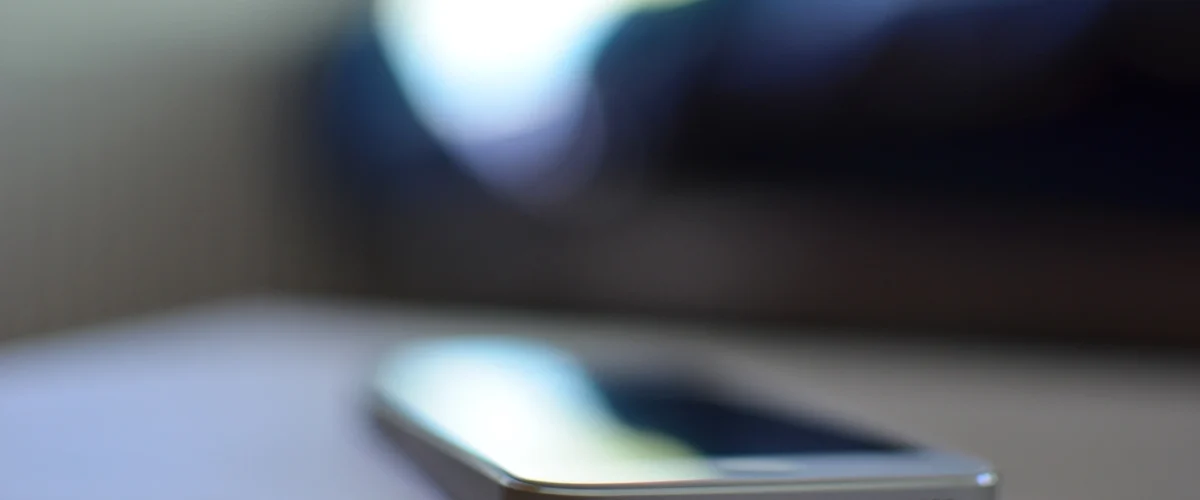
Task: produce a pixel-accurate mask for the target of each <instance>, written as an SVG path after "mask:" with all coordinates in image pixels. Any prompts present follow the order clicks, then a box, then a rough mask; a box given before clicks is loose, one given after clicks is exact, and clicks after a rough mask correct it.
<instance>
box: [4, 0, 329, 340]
mask: <svg viewBox="0 0 1200 500" xmlns="http://www.w3.org/2000/svg"><path fill="white" fill-rule="evenodd" d="M351 3H352V2H350V1H349V0H240V1H239V0H207V1H200V2H197V1H192V0H157V1H155V0H0V337H3V336H6V335H11V334H19V333H27V332H36V331H43V330H48V329H54V328H59V327H63V326H67V325H70V324H76V323H81V322H86V321H91V320H96V319H100V318H103V317H108V316H112V315H119V314H128V313H133V312H137V311H140V310H143V309H147V308H151V307H159V306H164V305H170V304H175V303H181V302H186V301H189V300H194V299H197V298H203V297H210V296H216V295H222V294H226V293H232V292H242V291H254V290H262V289H266V288H271V287H275V286H281V285H296V284H301V283H314V282H320V281H321V280H325V279H329V278H330V277H331V276H332V277H336V275H337V274H338V273H337V272H336V270H333V269H332V268H330V267H329V265H330V262H331V261H332V260H333V259H330V258H327V257H328V256H329V255H328V253H329V252H330V251H333V250H332V249H330V248H322V246H321V245H319V244H317V243H318V241H320V240H322V239H323V238H321V235H320V234H319V231H320V228H318V227H315V226H313V225H311V224H309V223H308V222H306V221H307V219H308V218H309V217H308V215H311V214H307V213H306V212H305V207H306V206H309V205H306V204H305V200H304V197H305V196H307V195H308V194H311V193H308V192H307V191H306V186H303V185H302V183H301V182H300V181H299V180H298V179H300V178H302V176H297V175H290V174H289V173H288V172H292V173H298V172H300V171H302V170H303V168H304V167H305V166H307V165H306V162H310V160H309V159H308V158H310V157H311V154H310V153H311V151H312V149H311V147H310V144H311V141H307V140H306V139H307V138H306V137H305V135H304V133H305V130H304V128H303V127H304V125H303V122H302V119H303V118H304V115H303V113H304V108H303V105H304V102H303V98H304V95H303V93H302V91H301V90H302V89H304V88H305V87H306V86H307V84H308V83H310V82H311V70H312V68H313V67H314V63H315V62H316V61H317V60H318V59H319V57H320V56H321V55H322V54H323V52H322V51H323V50H324V49H327V48H328V46H329V45H328V42H329V41H330V40H331V39H332V37H334V36H335V35H336V33H337V32H338V30H339V29H341V28H343V27H344V26H345V25H346V21H347V20H348V18H349V16H348V14H349V13H350V12H352V11H353V6H352V5H351Z"/></svg>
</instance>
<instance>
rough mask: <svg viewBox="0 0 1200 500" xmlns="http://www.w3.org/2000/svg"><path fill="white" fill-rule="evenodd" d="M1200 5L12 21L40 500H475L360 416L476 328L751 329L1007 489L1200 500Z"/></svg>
mask: <svg viewBox="0 0 1200 500" xmlns="http://www.w3.org/2000/svg"><path fill="white" fill-rule="evenodd" d="M1198 23H1200V2H1194V1H1189V0H1157V1H1152V2H1151V1H1138V0H1057V1H1054V0H1051V1H1046V0H504V1H499V0H474V1H472V0H374V1H369V0H206V1H191V2H188V1H183V0H87V1H83V0H75V1H71V0H0V340H4V341H5V342H3V343H2V344H0V347H2V348H0V464H4V465H3V466H0V470H3V471H5V472H7V474H0V476H4V475H7V476H8V477H4V478H2V479H0V498H78V497H80V496H81V495H83V494H84V493H82V492H85V491H86V492H87V493H86V495H91V496H93V497H95V496H96V495H99V496H101V497H108V498H121V499H128V498H163V497H167V496H172V495H173V496H178V492H179V491H188V492H190V493H191V494H192V497H193V498H201V497H205V498H210V497H211V498H231V493H233V494H243V495H253V496H254V497H255V498H261V497H279V496H284V495H286V494H287V493H290V492H295V494H294V495H290V497H291V498H314V499H315V498H345V497H346V496H347V495H346V492H347V491H354V492H356V493H362V494H361V495H358V497H359V498H437V497H436V496H435V495H430V494H429V493H430V491H431V490H429V489H428V488H426V487H425V486H424V485H425V484H426V483H424V482H423V481H422V479H421V478H420V476H419V475H417V473H415V472H412V469H406V468H405V466H403V465H399V466H398V464H399V462H397V461H396V460H394V458H395V450H394V449H393V448H392V447H389V446H387V444H388V443H385V442H382V441H383V440H380V439H379V437H378V436H377V435H375V434H370V433H368V432H367V430H366V429H365V428H366V427H367V426H365V425H363V423H364V422H363V420H364V413H365V410H364V408H365V405H364V404H363V402H362V401H361V400H360V399H359V396H361V395H362V394H363V393H364V392H365V391H364V390H363V387H364V382H363V377H364V374H365V373H368V372H369V371H370V370H371V369H373V367H374V366H375V365H374V364H375V363H376V361H377V359H378V357H379V355H380V353H381V352H383V351H384V350H385V349H387V348H388V346H391V345H393V344H395V343H396V342H399V341H401V339H403V338H406V336H411V335H437V334H446V333H502V334H520V335H530V334H532V335H535V336H538V337H540V338H552V339H555V340H560V339H567V338H576V340H579V341H580V342H581V344H580V345H582V346H584V347H587V346H589V345H590V346H593V347H594V346H596V344H598V343H602V342H606V341H616V340H622V339H623V340H625V341H629V342H633V343H634V344H632V345H638V346H639V348H638V349H629V348H628V347H626V348H624V349H627V351H628V352H632V351H635V350H638V351H640V350H641V346H647V345H657V344H660V343H661V344H662V345H676V346H693V347H694V346H696V345H701V344H706V343H709V344H712V345H713V346H715V352H719V353H721V354H722V355H724V356H727V357H728V358H729V359H726V360H722V362H721V363H720V364H719V367H721V368H724V367H725V363H729V364H730V366H731V367H736V368H738V369H731V370H729V372H730V374H731V375H730V376H731V377H733V376H735V375H736V376H737V377H740V378H741V379H742V380H745V381H748V382H750V385H751V386H753V387H756V388H759V389H760V393H761V394H762V395H764V396H765V399H769V400H770V401H771V402H778V403H781V404H791V403H795V404H807V401H810V400H813V398H814V397H816V399H818V400H819V399H821V398H820V395H821V393H826V394H829V395H830V398H831V399H832V400H836V401H837V404H836V406H837V407H841V408H847V409H848V410H852V411H853V413H854V414H855V415H856V416H862V417H863V418H864V419H865V420H866V421H867V422H870V423H871V424H874V425H877V426H879V427H880V428H881V429H887V430H892V429H894V430H896V431H897V432H898V433H899V434H903V435H911V436H914V437H918V438H921V439H923V440H928V441H929V442H931V443H937V444H945V445H947V446H950V447H954V448H961V449H965V450H967V451H969V452H972V453H977V454H979V455H982V456H984V457H987V458H989V459H991V460H994V461H995V462H996V463H997V464H998V465H999V466H1000V468H1001V470H1002V471H1005V472H1006V473H1008V475H1007V476H1006V479H1005V482H1004V484H1005V486H1004V488H1005V491H1006V493H1005V495H1006V497H1007V496H1008V495H1012V496H1011V498H1030V499H1034V498H1046V499H1051V498H1054V499H1058V498H1089V499H1113V500H1118V499H1127V498H1139V497H1142V496H1147V492H1149V493H1152V494H1153V495H1154V497H1155V498H1181V499H1182V498H1194V497H1195V491H1194V490H1195V487H1194V485H1193V484H1191V481H1190V478H1191V476H1192V475H1193V474H1194V469H1195V465H1196V464H1197V463H1200V454H1198V452H1200V442H1198V439H1200V429H1198V428H1197V426H1198V425H1200V398H1198V397H1197V396H1198V395H1200V391H1197V390H1196V388H1197V387H1198V386H1200V385H1198V381H1200V372H1198V371H1197V366H1198V365H1197V364H1196V363H1195V359H1196V357H1195V354H1196V352H1200V351H1197V350H1196V349H1195V347H1197V346H1200V196H1198V195H1200V170H1198V169H1197V165H1200V161H1198V160H1200V146H1197V144H1196V140H1195V139H1196V138H1197V137H1198V136H1200V134H1198V133H1197V129H1198V128H1200V57H1197V56H1196V54H1200V34H1197V30H1196V29H1195V26H1197V24H1198ZM246 296H256V297H258V298H254V297H251V298H250V299H233V300H231V301H228V302H222V300H223V299H224V298H226V297H246ZM297 296H310V297H312V296H315V297H319V299H317V300H313V299H297V298H296V297H297ZM264 297H265V298H264ZM288 297H291V298H288ZM213 300H217V301H218V303H217V304H216V305H213V306H202V307H197V308H190V305H191V304H195V303H201V302H204V303H207V302H210V301H213ZM364 304H368V305H365V306H364ZM185 306H187V307H185ZM430 306H433V307H430ZM177 308H185V310H183V311H182V312H179V313H178V314H175V313H172V314H160V313H159V311H174V310H177ZM564 312H565V313H566V314H565V315H564V314H563V313H564ZM146 314H153V315H154V317H152V318H150V319H137V320H119V321H117V320H115V318H125V317H128V316H135V317H142V316H143V315H146ZM564 316H565V317H569V318H570V319H569V320H568V319H564ZM94 324H95V325H99V326H86V325H94ZM47 332H67V333H70V334H54V335H49V334H47ZM43 337H48V338H43ZM668 340H669V341H670V342H668ZM672 342H675V343H672ZM628 345H631V344H626V346H628ZM1047 347H1049V348H1047ZM683 351H684V350H683V349H681V352H683ZM622 359H624V358H622ZM405 470H407V471H409V472H403V471H405ZM64 476H66V477H70V478H71V480H70V481H64V480H63V477H64ZM18 480H19V481H18ZM6 488H8V489H6ZM105 492H108V493H107V495H106V494H105ZM250 492H254V493H259V492H261V493H263V494H253V493H250ZM398 492H401V493H400V494H399V495H397V493H398Z"/></svg>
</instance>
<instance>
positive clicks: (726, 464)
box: [717, 458, 804, 475]
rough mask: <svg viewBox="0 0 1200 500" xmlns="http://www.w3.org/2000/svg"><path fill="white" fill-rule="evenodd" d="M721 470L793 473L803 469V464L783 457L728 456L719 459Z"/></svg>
mask: <svg viewBox="0 0 1200 500" xmlns="http://www.w3.org/2000/svg"><path fill="white" fill-rule="evenodd" d="M717 466H718V467H720V468H721V470H723V471H725V472H729V473H733V474H739V475H740V474H793V473H796V472H798V471H800V470H803V469H804V464H802V463H799V462H796V461H793V460H785V459H770V458H728V459H725V460H719V461H718V462H717Z"/></svg>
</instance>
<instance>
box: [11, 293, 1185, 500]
mask: <svg viewBox="0 0 1200 500" xmlns="http://www.w3.org/2000/svg"><path fill="white" fill-rule="evenodd" d="M463 332H465V333H525V334H532V335H537V336H554V337H559V338H562V339H564V341H565V342H569V343H576V344H582V347H583V348H587V346H588V345H592V346H593V347H595V346H596V345H598V344H599V343H600V340H598V339H601V338H612V337H616V338H623V339H626V340H628V339H630V338H639V339H646V338H649V339H651V340H653V341H655V342H660V343H671V342H684V341H686V342H687V343H690V344H697V343H699V344H704V345H708V346H710V347H717V348H718V349H719V350H720V351H721V352H723V353H724V354H723V359H722V362H723V363H724V364H728V365H729V366H728V368H729V369H730V370H731V372H732V373H733V374H734V375H735V376H737V377H742V378H744V379H755V380H760V381H761V384H760V385H759V387H761V388H762V391H763V392H764V393H768V392H769V393H771V394H773V395H774V397H775V398H776V399H777V400H782V401H787V402H788V404H798V403H797V402H798V401H800V400H801V399H804V398H807V399H809V400H813V401H816V400H821V401H820V402H821V403H822V404H827V403H828V402H829V401H833V402H835V403H836V404H837V405H838V406H837V407H838V408H840V409H843V410H846V411H848V412H850V413H852V414H855V415H860V416H865V417H866V419H867V420H868V421H870V422H872V423H876V424H880V425H883V426H886V427H888V428H890V429H892V430H894V431H898V432H901V433H904V434H907V435H910V436H915V437H918V438H925V439H930V440H934V441H937V442H940V443H943V444H947V445H951V446H954V447H957V448H960V449H964V450H967V451H970V452H973V453H976V454H979V455H983V456H985V457H988V458H990V459H992V460H994V461H995V462H996V463H998V464H999V466H1000V467H1001V469H1002V470H1003V471H1004V472H1005V473H1006V477H1005V484H1004V488H1003V490H1002V496H1003V498H1006V499H1009V500H1040V499H1046V500H1059V499H1064V500H1065V499H1074V500H1108V499H1112V500H1130V499H1154V500H1167V499H1194V498H1197V497H1198V496H1200V492H1198V491H1197V489H1196V487H1195V486H1193V484H1192V480H1193V478H1194V476H1195V475H1196V474H1197V473H1200V370H1197V369H1195V368H1191V367H1187V366H1185V365H1184V364H1181V363H1170V362H1165V361H1146V360H1142V361H1138V360H1135V359H1133V358H1130V359H1120V358H1111V357H1110V358H1108V359H1099V358H1082V357H1072V358H1071V359H1067V360H1064V359H1063V358H1062V357H1061V356H1057V357H1056V356H1049V355H1045V354H1021V353H1018V352H1015V351H1005V352H1003V353H989V352H983V351H979V350H971V349H967V348H962V347H958V348H952V347H945V346H937V345H932V344H928V343H925V344H913V343H911V342H905V341H901V340H895V341H889V340H882V341H879V342H865V341H862V340H858V341H854V342H838V341H832V340H830V337H829V336H823V337H819V338H821V339H823V340H811V339H807V340H806V338H805V337H803V336H790V337H788V338H786V339H785V338H780V337H777V336H776V337H771V336H759V335H753V336H748V335H746V334H745V332H732V331H724V330H722V329H720V328H715V327H709V328H698V327H688V326H686V325H671V324H633V323H628V324H617V323H611V322H610V323H604V322H584V321H570V320H566V319H547V318H538V317H527V316H523V315H521V314H517V313H495V312H491V313H488V312H470V311H457V312H452V311H441V312H439V311H436V310H423V309H413V308H408V309H405V308H391V307H386V306H382V305H373V306H367V305H361V304H358V305H356V304H346V303H339V302H327V301H313V300H289V299H265V298H264V299H247V300H240V301H232V302H226V303H222V304H216V305H211V306H204V307H198V308H193V309H189V310H186V311H179V312H177V313H175V314H169V315H163V316H159V317H155V318H149V319H143V320H138V321H132V322H126V323H123V324H118V325H110V326H106V327H99V328H94V329H91V330H89V331H81V332H71V333H70V334H63V335H54V336H51V337H47V338H42V339H35V340H26V341H22V342H17V343H10V344H7V345H3V346H0V499H4V500H42V499H114V500H117V499H119V500H137V499H147V500H150V499H154V500H158V499H164V498H170V499H174V500H186V499H222V500H239V499H246V500H249V499H255V500H259V499H267V498H283V499H289V500H310V499H311V500H318V499H330V500H333V499H339V500H340V499H363V500H369V499H380V500H383V499H387V500H398V499H403V500H425V499H436V498H440V496H439V495H438V493H437V492H436V489H434V487H433V486H432V485H430V484H429V483H427V482H426V481H425V480H424V479H423V478H422V477H421V475H420V474H419V473H418V472H417V471H415V470H414V469H413V468H412V466H411V464H410V463H409V462H408V461H407V460H406V459H405V458H404V457H403V455H402V454H400V453H398V452H397V451H396V450H395V448H394V447H393V446H391V444H390V443H388V442H387V441H386V440H383V439H381V438H380V436H378V435H377V434H376V433H375V431H374V430H373V428H372V427H371V425H370V424H369V420H368V418H367V415H366V412H365V411H364V404H363V403H364V394H365V390H364V384H363V383H364V379H365V377H366V376H367V375H368V374H369V373H370V371H371V369H372V362H373V360H374V359H376V358H377V357H378V356H379V355H380V353H381V352H382V350H384V349H386V348H387V346H388V345H390V344H392V343H394V342H397V341H400V340H402V339H403V338H405V337H406V336H411V335H416V334H421V335H427V334H441V333H463Z"/></svg>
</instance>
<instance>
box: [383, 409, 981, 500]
mask: <svg viewBox="0 0 1200 500" xmlns="http://www.w3.org/2000/svg"><path fill="white" fill-rule="evenodd" d="M372 404H373V407H374V408H373V412H372V413H373V414H374V417H375V420H376V422H377V424H378V425H379V427H380V428H381V430H382V431H383V432H384V433H386V434H387V435H388V436H390V437H392V438H393V439H395V440H397V441H399V442H400V444H401V446H402V448H403V449H404V451H405V452H406V453H407V454H408V455H409V456H410V457H411V458H412V459H414V461H415V462H417V463H418V464H419V466H420V467H421V469H422V470H423V471H424V472H425V473H427V474H428V475H429V476H430V477H431V478H432V479H433V480H434V482H435V483H436V484H437V485H438V486H439V487H441V488H442V489H443V490H444V491H445V492H446V493H448V494H449V496H450V497H451V498H453V499H455V500H458V499H471V500H477V499H478V500H568V499H579V498H602V499H619V500H663V497H670V498H671V499H677V500H693V499H695V500H741V499H747V498H753V499H754V500H994V499H995V498H996V496H995V492H996V483H997V478H998V476H997V475H996V474H995V473H994V472H993V471H991V470H990V469H986V465H985V464H984V463H983V462H978V465H979V466H980V468H981V470H979V471H976V472H974V473H970V474H953V475H935V476H914V477H911V478H903V477H898V478H879V477H870V476H863V477H862V478H860V479H846V480H832V481H787V480H786V478H783V480H781V478H778V477H776V478H773V479H772V480H764V481H762V482H755V481H750V482H739V483H734V482H729V481H724V480H712V481H702V482H689V483H687V484H665V483H659V484H654V485H614V486H582V485H581V486H579V487H570V486H567V485H547V484H540V483H532V482H528V481H524V480H521V479H519V478H516V477H513V476H512V475H510V474H508V473H507V472H505V471H504V470H503V469H502V468H500V467H499V466H497V465H496V464H493V463H490V462H488V461H487V460H485V459H483V458H481V457H478V456H475V455H473V454H471V453H469V452H467V451H466V450H463V449H461V448H459V447H458V446H456V445H454V444H453V443H450V442H448V441H446V440H445V439H443V438H442V437H440V436H438V435H436V434H434V433H432V432H429V431H427V430H425V429H424V428H423V427H422V425H421V424H419V423H417V422H414V421H413V420H410V419H409V418H408V417H406V416H405V415H403V414H402V413H401V411H400V410H399V409H397V408H395V407H393V406H392V405H391V404H389V402H388V401H387V400H386V398H384V397H383V396H382V395H381V392H380V391H378V390H377V391H375V393H374V394H373V395H372ZM938 453H939V454H941V453H940V452H938ZM941 455H944V456H945V457H946V458H947V459H954V460H958V461H962V462H964V463H965V462H976V461H974V460H972V459H969V458H967V457H959V456H957V455H952V454H941Z"/></svg>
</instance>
